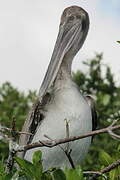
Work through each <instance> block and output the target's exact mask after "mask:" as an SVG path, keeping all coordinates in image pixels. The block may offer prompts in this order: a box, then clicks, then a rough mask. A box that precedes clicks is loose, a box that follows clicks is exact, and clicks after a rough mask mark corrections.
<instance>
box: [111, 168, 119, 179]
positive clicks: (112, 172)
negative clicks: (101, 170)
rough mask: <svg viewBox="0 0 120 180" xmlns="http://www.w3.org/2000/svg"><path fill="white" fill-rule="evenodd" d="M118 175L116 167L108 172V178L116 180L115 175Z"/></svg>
mask: <svg viewBox="0 0 120 180" xmlns="http://www.w3.org/2000/svg"><path fill="white" fill-rule="evenodd" d="M118 175H119V172H118V169H117V168H116V169H113V170H111V171H110V172H109V178H110V180H115V179H116V180H117V177H118Z"/></svg>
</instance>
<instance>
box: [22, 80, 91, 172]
mask: <svg viewBox="0 0 120 180" xmlns="http://www.w3.org/2000/svg"><path fill="white" fill-rule="evenodd" d="M46 109H47V111H46V114H45V119H44V120H43V122H42V124H41V125H40V127H39V129H38V131H37V132H36V134H35V136H34V138H33V141H32V142H37V141H39V140H41V141H42V140H46V138H45V137H44V134H46V135H48V136H49V137H50V138H51V139H53V140H54V139H60V138H64V137H66V123H65V119H66V120H68V121H69V133H70V136H75V135H80V134H84V133H87V132H90V131H91V130H92V117H91V110H90V107H89V106H88V104H87V102H86V101H85V99H84V98H83V96H82V95H81V94H80V92H79V91H78V89H77V87H76V85H75V84H74V83H73V82H71V83H69V85H67V86H66V87H64V88H61V89H60V90H57V91H56V92H55V94H54V97H53V98H52V101H51V103H50V104H48V105H47V106H46ZM90 142H91V138H90V137H88V138H84V139H81V140H78V141H74V142H71V143H70V145H69V148H70V149H72V152H71V157H72V159H73V162H74V164H80V163H81V161H82V160H83V159H84V157H85V155H86V153H87V152H88V148H89V145H90ZM62 147H63V148H65V147H66V144H65V145H62ZM38 149H41V151H42V153H43V166H44V169H48V168H50V167H60V166H70V164H69V161H68V159H67V157H66V155H65V153H64V152H63V151H62V150H61V148H60V147H59V146H57V147H54V148H47V147H42V148H36V149H32V150H29V151H27V153H26V155H25V159H27V160H29V161H31V158H32V154H33V152H34V151H36V150H38Z"/></svg>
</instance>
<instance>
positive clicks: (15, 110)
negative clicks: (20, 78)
mask: <svg viewBox="0 0 120 180" xmlns="http://www.w3.org/2000/svg"><path fill="white" fill-rule="evenodd" d="M34 97H35V92H31V91H29V93H28V95H26V94H24V93H23V92H20V91H18V89H16V88H14V87H13V86H12V85H11V84H10V83H9V82H6V83H4V84H3V85H2V86H1V87H0V124H3V125H5V126H7V127H10V126H11V121H12V119H13V117H15V118H16V126H17V128H18V129H19V130H20V129H21V127H22V125H23V122H24V120H25V118H26V115H27V113H28V109H29V105H30V104H31V101H32V100H33V99H34Z"/></svg>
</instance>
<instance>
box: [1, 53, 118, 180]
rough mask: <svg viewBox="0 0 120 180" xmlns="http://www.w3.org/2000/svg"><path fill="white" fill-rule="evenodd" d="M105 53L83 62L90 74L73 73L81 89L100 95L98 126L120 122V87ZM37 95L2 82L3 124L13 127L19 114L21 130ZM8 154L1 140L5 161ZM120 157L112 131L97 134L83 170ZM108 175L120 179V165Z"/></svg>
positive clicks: (106, 163)
mask: <svg viewBox="0 0 120 180" xmlns="http://www.w3.org/2000/svg"><path fill="white" fill-rule="evenodd" d="M102 56H103V55H102V54H96V55H95V57H94V58H93V59H91V60H86V61H85V62H83V64H84V65H85V66H87V72H86V73H84V72H82V71H80V70H79V71H77V72H76V73H73V80H74V81H75V82H76V83H77V84H78V86H79V88H80V91H81V92H82V93H84V94H91V95H93V96H94V97H95V98H96V109H97V115H98V127H97V128H98V129H99V128H103V127H106V126H109V125H110V124H111V123H112V121H113V120H115V119H118V121H119V118H120V86H119V85H116V82H115V80H114V75H113V74H112V72H111V69H110V67H109V66H108V65H105V64H104V63H103V60H102ZM35 97H36V92H31V91H29V92H28V94H27V95H26V94H25V93H23V92H20V91H18V89H16V88H14V87H13V86H12V85H11V84H10V83H9V82H6V83H4V84H3V85H1V87H0V124H1V125H5V126H7V127H10V126H11V120H12V118H13V117H15V118H16V125H17V128H18V130H20V129H21V127H22V124H23V122H24V120H25V118H26V115H27V113H28V109H29V108H30V106H31V104H32V102H33V101H34V99H35ZM7 155H8V147H7V145H6V144H5V142H4V141H2V140H1V141H0V160H1V162H2V161H3V158H4V159H6V157H7ZM119 156H120V146H119V141H117V140H114V139H112V138H111V137H110V136H109V135H108V134H103V135H98V136H95V138H94V140H93V143H92V145H91V148H90V152H89V154H88V155H87V157H86V160H85V161H84V163H83V165H82V169H83V170H100V169H101V168H103V167H105V166H107V165H109V164H110V163H112V162H114V161H115V160H117V159H119ZM18 161H19V160H18ZM19 163H20V162H19ZM76 171H77V170H76ZM66 172H67V171H66ZM0 174H1V173H0ZM28 174H29V173H28ZM107 175H108V176H109V179H113V180H114V179H115V180H117V179H119V177H118V176H120V168H119V167H118V168H116V169H115V170H112V171H111V172H110V173H108V174H107ZM1 177H2V176H1ZM29 178H30V177H29ZM79 179H80V178H79ZM79 179H78V180H79ZM81 179H82V175H81ZM71 180H72V179H71ZM73 180H74V178H73ZM75 180H77V179H75Z"/></svg>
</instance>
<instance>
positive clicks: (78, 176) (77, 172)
mask: <svg viewBox="0 0 120 180" xmlns="http://www.w3.org/2000/svg"><path fill="white" fill-rule="evenodd" d="M65 174H66V178H67V180H83V173H82V170H81V168H80V167H77V168H76V169H66V170H65Z"/></svg>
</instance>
